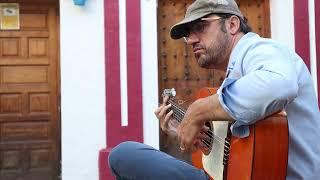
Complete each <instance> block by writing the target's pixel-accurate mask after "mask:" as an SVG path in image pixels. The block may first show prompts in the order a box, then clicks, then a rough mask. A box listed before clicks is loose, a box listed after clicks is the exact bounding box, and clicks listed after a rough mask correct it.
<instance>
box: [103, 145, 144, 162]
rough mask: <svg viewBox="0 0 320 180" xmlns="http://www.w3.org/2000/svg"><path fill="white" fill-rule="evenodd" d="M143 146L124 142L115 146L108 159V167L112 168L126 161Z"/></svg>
mask: <svg viewBox="0 0 320 180" xmlns="http://www.w3.org/2000/svg"><path fill="white" fill-rule="evenodd" d="M142 146H143V144H141V143H138V142H132V141H126V142H122V143H120V144H118V145H117V146H115V147H114V148H113V149H112V150H111V152H110V154H109V157H108V162H109V167H114V166H116V165H117V164H118V162H121V161H122V160H128V156H131V155H132V154H133V153H134V152H135V151H137V150H139V149H141V147H142Z"/></svg>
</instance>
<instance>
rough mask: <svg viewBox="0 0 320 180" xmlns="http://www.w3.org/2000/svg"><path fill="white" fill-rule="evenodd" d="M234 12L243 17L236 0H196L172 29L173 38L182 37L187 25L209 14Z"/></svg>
mask: <svg viewBox="0 0 320 180" xmlns="http://www.w3.org/2000/svg"><path fill="white" fill-rule="evenodd" d="M218 13H225V14H233V15H236V16H238V17H240V18H242V19H243V15H242V13H241V12H240V10H239V7H238V5H237V3H236V2H235V1H234V0H196V1H195V2H193V3H192V4H191V5H190V6H189V7H188V9H187V12H186V14H185V16H184V19H183V20H182V21H180V22H178V23H177V24H175V25H174V26H172V28H171V30H170V36H171V38H172V39H179V38H182V37H183V35H184V34H186V31H187V29H186V25H187V24H188V23H190V22H192V21H195V20H198V19H200V18H202V17H204V16H207V15H209V14H218Z"/></svg>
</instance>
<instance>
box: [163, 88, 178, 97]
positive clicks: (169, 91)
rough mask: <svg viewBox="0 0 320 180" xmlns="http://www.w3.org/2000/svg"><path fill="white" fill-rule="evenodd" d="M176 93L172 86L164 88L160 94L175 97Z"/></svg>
mask: <svg viewBox="0 0 320 180" xmlns="http://www.w3.org/2000/svg"><path fill="white" fill-rule="evenodd" d="M176 94H177V92H176V90H175V89H174V88H171V89H164V90H163V93H162V96H169V97H170V98H173V97H175V96H176Z"/></svg>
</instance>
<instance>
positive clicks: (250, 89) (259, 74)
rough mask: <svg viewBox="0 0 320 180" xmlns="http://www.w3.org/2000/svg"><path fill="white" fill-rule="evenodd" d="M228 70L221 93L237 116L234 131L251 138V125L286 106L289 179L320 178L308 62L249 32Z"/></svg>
mask: <svg viewBox="0 0 320 180" xmlns="http://www.w3.org/2000/svg"><path fill="white" fill-rule="evenodd" d="M228 70H229V71H230V72H228V73H227V74H228V77H227V78H226V81H225V82H224V84H223V86H222V88H221V89H220V92H219V94H220V97H221V98H220V101H222V102H223V103H224V107H225V109H226V110H227V111H229V113H231V114H232V116H234V118H235V119H236V122H235V124H234V125H233V127H232V131H233V133H234V134H235V135H237V136H242V137H244V136H247V135H248V129H247V125H249V124H252V123H254V122H256V121H257V119H261V118H263V117H265V116H266V115H269V114H272V113H274V112H275V111H278V110H279V109H284V110H285V111H286V113H287V118H288V126H289V157H288V170H287V179H289V180H293V179H310V180H311V179H320V168H319V164H320V155H319V154H320V146H319V143H318V142H317V140H318V139H320V131H319V130H320V112H319V108H318V103H317V98H316V95H315V90H314V86H313V83H312V80H311V76H310V73H309V71H308V69H307V67H306V65H305V64H304V62H303V60H302V59H301V58H300V57H299V56H298V55H297V54H296V53H294V52H293V51H291V50H289V49H288V48H286V47H285V46H283V45H281V44H279V43H277V42H274V41H272V40H270V39H263V38H260V37H259V36H258V35H256V34H254V33H248V34H246V35H245V36H244V37H242V38H241V40H240V41H239V42H238V44H237V45H236V47H235V49H234V50H233V52H232V54H231V57H230V62H229V66H228ZM227 81H229V82H227ZM222 90H223V92H222ZM239 105H240V106H239Z"/></svg>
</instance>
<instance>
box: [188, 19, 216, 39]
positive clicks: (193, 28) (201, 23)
mask: <svg viewBox="0 0 320 180" xmlns="http://www.w3.org/2000/svg"><path fill="white" fill-rule="evenodd" d="M220 19H222V18H221V17H208V18H201V19H199V20H196V21H194V22H191V23H189V24H188V26H187V27H186V32H185V34H184V36H183V40H184V41H185V42H187V41H188V40H189V36H190V34H196V35H197V34H200V33H203V32H204V31H205V29H206V27H208V25H209V24H210V22H214V21H217V20H220Z"/></svg>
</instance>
